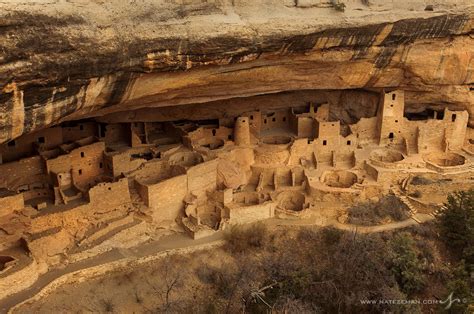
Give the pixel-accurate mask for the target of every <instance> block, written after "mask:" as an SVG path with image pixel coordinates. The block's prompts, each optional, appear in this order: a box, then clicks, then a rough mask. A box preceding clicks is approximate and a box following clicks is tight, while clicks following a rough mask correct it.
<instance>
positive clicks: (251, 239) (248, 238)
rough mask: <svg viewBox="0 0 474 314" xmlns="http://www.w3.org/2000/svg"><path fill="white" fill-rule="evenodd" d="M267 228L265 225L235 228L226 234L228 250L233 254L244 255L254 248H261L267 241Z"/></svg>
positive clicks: (257, 224)
mask: <svg viewBox="0 0 474 314" xmlns="http://www.w3.org/2000/svg"><path fill="white" fill-rule="evenodd" d="M267 235H268V232H267V227H266V226H265V225H264V224H263V223H256V224H253V225H249V226H242V225H238V226H234V227H232V228H231V230H230V232H229V233H227V234H226V237H225V238H226V240H227V245H226V248H227V249H228V250H229V251H230V252H233V253H242V252H245V251H248V250H249V249H253V248H260V247H262V246H263V245H264V244H265V241H266V239H267Z"/></svg>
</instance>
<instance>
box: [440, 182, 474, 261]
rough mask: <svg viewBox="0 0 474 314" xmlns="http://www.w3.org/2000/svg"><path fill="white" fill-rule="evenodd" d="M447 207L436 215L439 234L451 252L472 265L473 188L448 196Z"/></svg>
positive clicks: (473, 248) (473, 258) (473, 237)
mask: <svg viewBox="0 0 474 314" xmlns="http://www.w3.org/2000/svg"><path fill="white" fill-rule="evenodd" d="M445 206H446V207H447V209H446V210H445V211H443V212H442V214H441V215H439V216H438V220H439V226H440V234H441V238H442V240H443V241H444V242H445V243H446V245H447V246H448V248H449V249H450V250H451V251H452V253H453V254H455V255H457V256H458V257H459V258H462V259H464V260H465V261H466V263H467V267H472V265H474V190H473V189H471V190H469V191H458V192H455V193H453V194H450V195H449V196H448V202H447V203H446V204H445Z"/></svg>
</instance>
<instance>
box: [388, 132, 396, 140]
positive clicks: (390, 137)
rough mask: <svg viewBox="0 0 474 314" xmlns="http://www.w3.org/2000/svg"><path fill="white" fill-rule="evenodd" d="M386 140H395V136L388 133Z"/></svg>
mask: <svg viewBox="0 0 474 314" xmlns="http://www.w3.org/2000/svg"><path fill="white" fill-rule="evenodd" d="M388 138H389V139H391V140H393V139H394V138H395V135H394V134H393V132H390V134H389V135H388Z"/></svg>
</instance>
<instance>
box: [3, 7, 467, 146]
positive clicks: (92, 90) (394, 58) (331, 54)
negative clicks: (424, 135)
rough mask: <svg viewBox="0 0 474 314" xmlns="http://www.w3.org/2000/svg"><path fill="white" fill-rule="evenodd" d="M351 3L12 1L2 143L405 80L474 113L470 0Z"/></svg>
mask: <svg viewBox="0 0 474 314" xmlns="http://www.w3.org/2000/svg"><path fill="white" fill-rule="evenodd" d="M255 2H259V3H255ZM346 2H347V7H346V11H345V12H338V11H336V10H334V9H333V8H331V7H329V8H320V7H311V6H310V7H308V8H306V7H305V8H301V7H298V6H295V3H294V2H293V1H285V0H272V1H265V2H264V3H260V1H245V0H242V1H230V0H220V1H218V0H215V1H207V2H205V3H202V1H184V3H183V1H151V0H146V1H140V2H137V1H123V0H113V1H81V0H70V1H67V2H64V1H53V0H51V1H8V2H0V89H1V93H0V143H1V142H6V141H8V140H10V139H12V138H16V137H18V136H20V135H21V134H24V133H29V132H32V131H34V130H37V129H41V128H44V127H46V126H50V125H53V124H56V123H59V122H61V121H65V120H73V119H81V118H85V117H94V116H102V115H106V114H109V113H114V112H121V111H130V110H135V109H139V108H147V107H162V106H174V105H185V104H193V103H204V102H210V101H216V100H222V99H229V98H235V97H245V96H252V95H260V94H267V93H278V92H282V91H290V90H311V89H320V90H331V89H356V88H365V89H371V88H402V89H405V90H406V91H407V95H406V96H407V105H408V106H410V105H412V106H417V105H437V104H443V105H446V106H450V107H453V108H455V109H467V110H468V111H469V112H471V111H472V110H473V106H472V104H473V103H474V95H473V93H474V92H473V90H474V74H473V73H474V71H473V68H474V61H473V60H474V58H473V56H474V33H473V25H474V24H473V20H474V18H473V17H474V6H473V5H472V4H470V1H454V0H452V1H448V0H444V1H433V5H434V11H426V10H425V8H426V3H425V2H426V1H421V0H410V1H397V2H405V3H401V4H400V3H390V4H384V2H386V1H378V0H377V1H375V0H374V1H371V2H372V4H371V5H370V6H366V5H363V4H362V3H359V2H358V1H355V0H351V1H346ZM471 116H472V115H471ZM470 123H471V125H472V124H473V123H474V120H472V118H471V121H470Z"/></svg>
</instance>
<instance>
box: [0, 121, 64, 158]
mask: <svg viewBox="0 0 474 314" xmlns="http://www.w3.org/2000/svg"><path fill="white" fill-rule="evenodd" d="M62 143H63V135H62V129H61V128H60V127H53V128H48V129H44V130H41V131H38V132H35V133H30V134H25V135H23V136H20V137H19V138H17V139H14V140H12V141H10V142H8V143H5V144H2V145H0V156H1V157H2V158H0V161H2V162H11V161H15V160H18V159H20V158H25V157H29V156H31V155H33V154H34V153H35V152H36V148H38V149H50V148H53V147H55V146H58V145H60V144H62Z"/></svg>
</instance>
